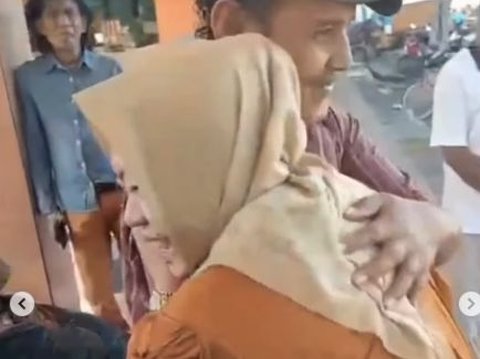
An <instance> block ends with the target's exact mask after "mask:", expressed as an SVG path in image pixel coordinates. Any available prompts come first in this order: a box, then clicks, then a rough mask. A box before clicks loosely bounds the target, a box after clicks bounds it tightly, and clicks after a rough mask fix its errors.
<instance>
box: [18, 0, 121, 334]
mask: <svg viewBox="0 0 480 359" xmlns="http://www.w3.org/2000/svg"><path fill="white" fill-rule="evenodd" d="M25 10H26V17H27V23H28V26H29V30H30V33H31V37H32V41H33V43H34V46H35V47H36V48H37V50H38V51H39V52H41V53H42V56H40V57H39V58H37V59H35V60H34V61H31V62H28V63H26V64H24V65H22V66H21V67H20V68H19V69H18V70H17V72H16V80H17V87H18V91H19V97H20V102H21V108H22V110H23V123H22V128H23V131H24V138H25V142H26V148H27V155H28V164H29V170H30V175H31V177H32V184H33V189H34V193H35V202H36V209H37V211H38V214H40V215H45V216H48V215H52V214H55V213H58V212H59V211H61V212H65V213H67V217H68V222H69V225H70V230H71V237H72V244H73V251H74V257H75V261H76V264H77V267H78V270H79V274H80V278H81V281H82V284H83V287H84V291H85V293H84V296H85V298H86V300H87V301H88V302H89V304H90V306H91V307H92V309H93V311H94V313H95V314H96V315H99V316H101V317H103V318H104V319H106V320H108V321H110V322H111V323H114V324H117V325H120V326H125V325H126V324H125V322H124V320H123V318H122V315H121V313H120V309H119V307H118V304H117V302H116V301H115V297H114V290H113V281H112V259H111V250H110V248H111V247H110V238H111V234H117V233H118V222H119V216H120V212H121V207H122V201H123V195H122V192H121V191H120V189H119V188H118V186H117V185H116V183H117V182H116V175H115V173H114V171H113V169H112V166H111V163H110V161H109V158H108V157H107V156H106V154H105V153H104V152H103V151H102V149H101V148H100V146H99V144H98V143H97V141H96V140H95V137H94V135H93V133H92V130H91V129H90V127H89V126H88V123H87V121H86V119H85V118H84V116H83V115H82V114H81V113H80V111H79V110H78V108H77V106H76V105H75V103H74V101H73V100H72V96H73V95H74V94H75V93H76V92H78V91H81V90H83V89H85V88H87V87H89V86H92V85H95V84H97V83H99V82H101V81H104V80H107V79H108V78H110V77H112V76H115V75H116V74H118V73H120V72H121V69H120V66H119V65H118V64H117V63H116V62H115V61H114V60H112V59H109V58H106V57H103V56H99V55H97V54H95V53H93V52H91V51H90V50H89V46H88V29H89V28H90V25H91V21H92V16H91V13H90V11H89V9H88V7H87V6H86V5H85V4H84V3H83V1H82V0H30V1H29V2H28V3H27V5H26V9H25Z"/></svg>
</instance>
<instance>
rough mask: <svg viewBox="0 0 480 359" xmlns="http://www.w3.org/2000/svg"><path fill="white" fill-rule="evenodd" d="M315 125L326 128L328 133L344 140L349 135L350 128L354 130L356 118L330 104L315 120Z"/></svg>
mask: <svg viewBox="0 0 480 359" xmlns="http://www.w3.org/2000/svg"><path fill="white" fill-rule="evenodd" d="M317 125H318V126H322V127H324V128H325V129H326V130H328V132H329V134H330V135H333V136H334V137H337V138H341V139H342V140H343V141H345V140H347V139H349V138H350V137H351V132H352V130H356V127H357V126H358V120H356V119H355V118H354V117H353V116H352V115H351V114H350V113H349V112H348V111H345V110H343V109H342V108H340V107H338V106H333V105H331V106H330V107H329V109H328V112H327V114H326V115H325V116H324V117H323V118H321V119H320V120H319V121H318V122H317Z"/></svg>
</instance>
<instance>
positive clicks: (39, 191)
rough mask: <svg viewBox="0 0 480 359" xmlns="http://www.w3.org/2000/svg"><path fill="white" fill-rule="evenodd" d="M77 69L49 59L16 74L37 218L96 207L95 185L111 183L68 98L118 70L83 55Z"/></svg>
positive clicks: (43, 58) (103, 160) (110, 62)
mask: <svg viewBox="0 0 480 359" xmlns="http://www.w3.org/2000/svg"><path fill="white" fill-rule="evenodd" d="M82 60H83V61H82V63H81V65H80V66H79V67H78V68H76V69H66V68H64V67H63V66H61V65H60V64H59V63H58V62H57V61H56V59H55V58H54V57H53V56H52V55H46V56H41V57H39V58H37V59H35V60H33V61H30V62H27V63H26V64H24V65H22V66H21V67H20V68H19V69H18V70H17V71H16V80H17V88H18V94H19V100H20V104H21V109H22V112H23V117H22V120H23V121H22V130H23V132H24V140H25V144H26V148H27V157H28V164H29V169H30V176H31V178H32V184H33V189H34V193H35V199H36V207H37V210H38V212H39V213H41V214H50V213H53V212H55V211H57V209H58V207H60V208H62V209H64V210H66V211H68V212H74V213H75V212H80V213H81V212H89V211H92V210H95V209H96V208H97V201H96V195H95V189H94V184H95V183H115V181H116V176H115V173H114V171H113V169H112V166H111V164H110V161H109V158H108V157H107V155H106V154H105V153H104V152H103V151H102V149H101V148H100V146H99V144H98V142H97V141H96V139H95V137H94V136H93V133H92V130H91V129H90V127H89V125H88V123H87V121H86V119H85V117H84V116H83V115H82V113H81V112H80V111H79V109H78V107H77V106H76V104H75V102H74V101H73V95H74V94H75V93H76V92H78V91H81V90H84V89H86V88H88V87H90V86H93V85H95V84H97V83H99V82H102V81H105V80H107V79H108V78H110V77H112V76H114V75H116V74H118V73H120V72H121V68H120V66H119V65H118V64H117V63H116V62H115V61H114V60H113V59H110V58H107V57H104V56H100V55H97V54H95V53H93V52H90V51H85V53H84V55H83V59H82Z"/></svg>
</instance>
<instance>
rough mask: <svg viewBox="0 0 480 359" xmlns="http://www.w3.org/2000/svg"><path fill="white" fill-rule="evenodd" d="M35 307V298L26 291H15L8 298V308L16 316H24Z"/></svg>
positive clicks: (30, 312)
mask: <svg viewBox="0 0 480 359" xmlns="http://www.w3.org/2000/svg"><path fill="white" fill-rule="evenodd" d="M34 309H35V300H34V299H33V297H32V295H31V294H30V293H27V292H17V293H15V294H14V295H12V297H11V298H10V310H11V311H12V313H13V314H15V315H16V316H18V317H26V316H28V315H30V314H32V312H33V310H34Z"/></svg>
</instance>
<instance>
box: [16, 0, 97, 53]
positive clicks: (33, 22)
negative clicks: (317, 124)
mask: <svg viewBox="0 0 480 359" xmlns="http://www.w3.org/2000/svg"><path fill="white" fill-rule="evenodd" d="M49 1H52V0H28V1H27V3H26V4H25V18H26V20H27V26H28V31H29V33H30V42H31V44H32V48H33V50H34V51H39V52H40V53H42V54H48V53H51V52H52V51H53V48H52V45H51V44H50V43H49V42H48V40H47V39H46V38H45V36H43V35H42V34H40V33H39V32H38V29H37V23H38V21H39V20H40V19H41V18H42V15H43V12H44V11H45V7H46V6H47V3H48V2H49ZM72 1H73V2H74V3H75V4H77V6H78V10H79V11H80V16H82V17H83V19H84V20H85V22H86V28H87V31H86V32H85V34H83V35H82V38H81V40H80V41H81V46H82V49H85V48H88V49H91V48H92V47H93V45H94V43H95V42H94V38H93V34H92V33H91V31H92V22H93V14H92V11H91V10H90V8H89V7H88V6H87V5H86V4H85V3H84V2H83V0H72Z"/></svg>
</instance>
